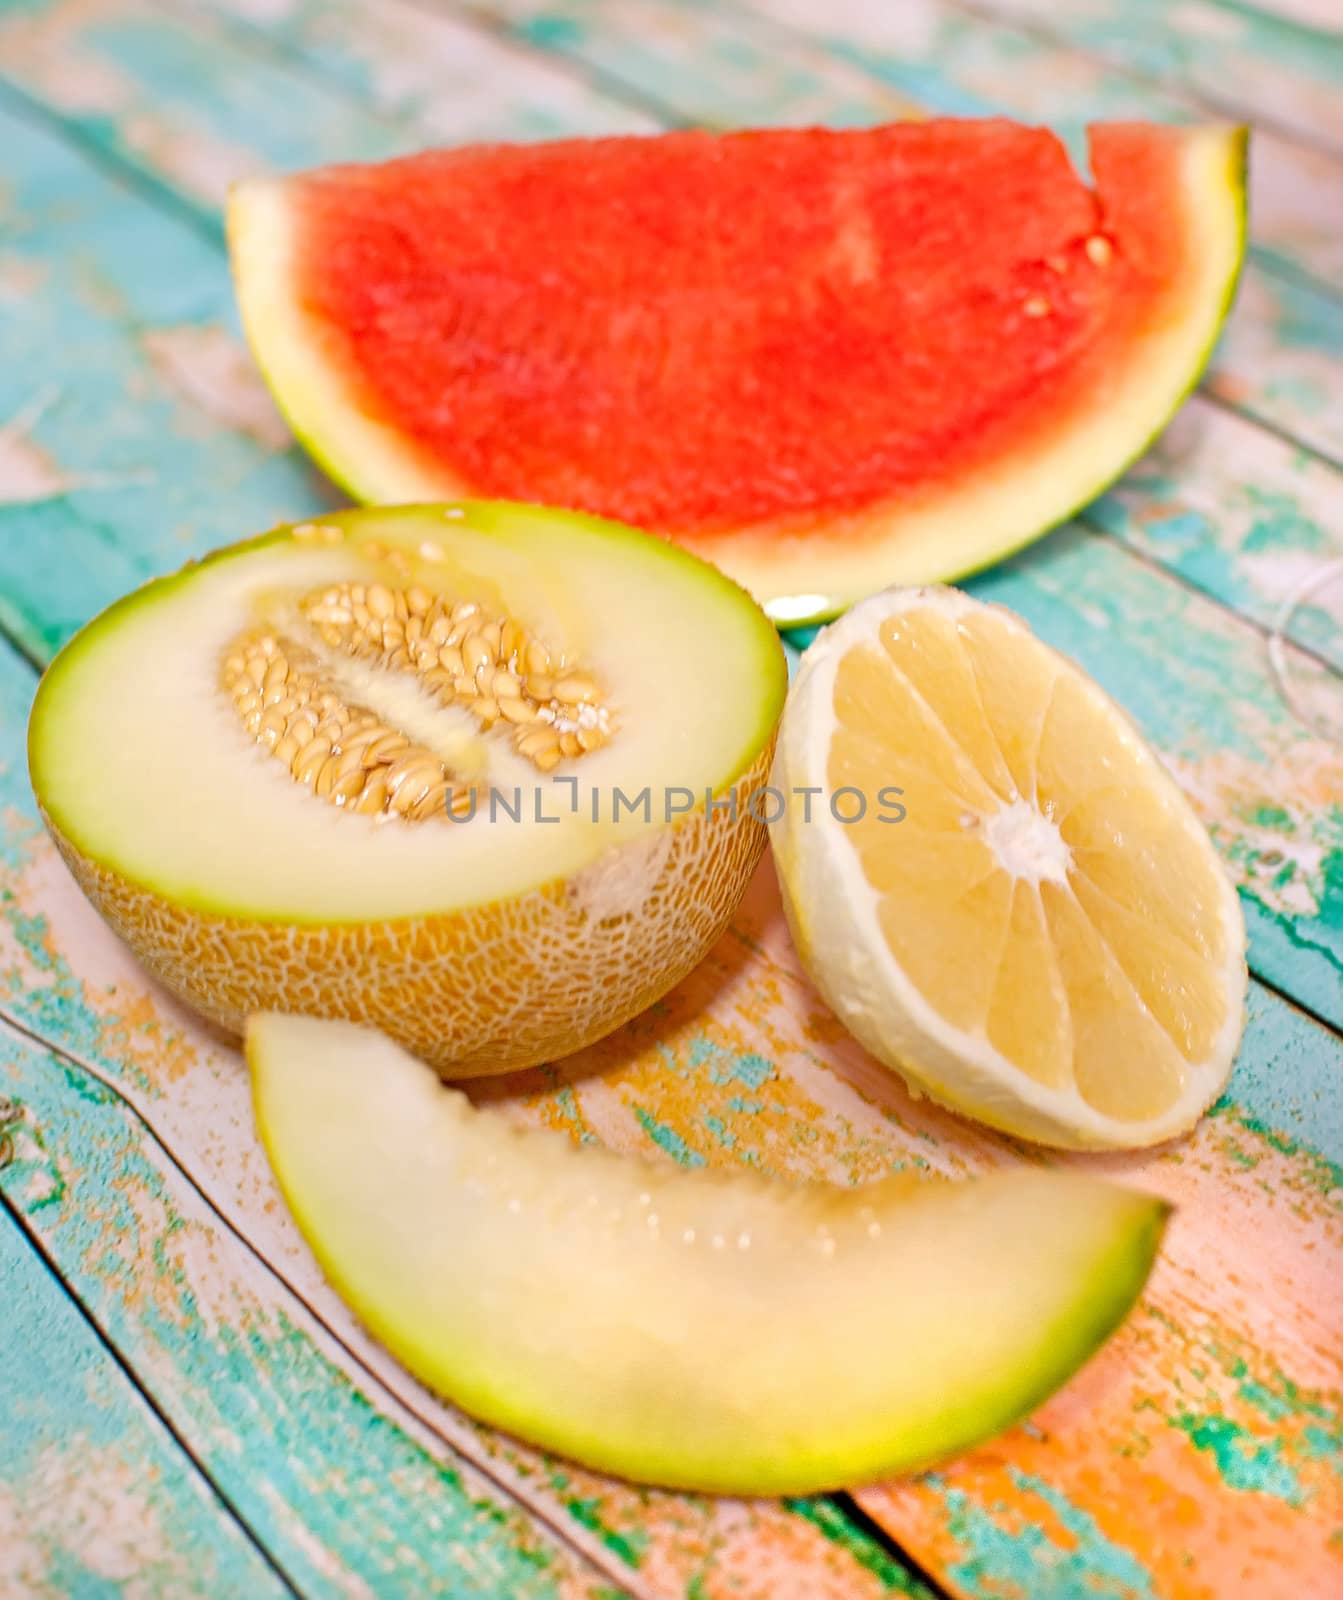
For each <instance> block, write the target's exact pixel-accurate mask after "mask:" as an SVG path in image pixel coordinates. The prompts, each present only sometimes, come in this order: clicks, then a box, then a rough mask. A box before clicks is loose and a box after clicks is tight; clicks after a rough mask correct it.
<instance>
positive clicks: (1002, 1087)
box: [771, 588, 1247, 1148]
mask: <svg viewBox="0 0 1343 1600" xmlns="http://www.w3.org/2000/svg"><path fill="white" fill-rule="evenodd" d="M925 607H929V608H933V609H935V610H937V611H939V612H941V613H942V614H943V615H946V616H949V617H952V618H955V617H956V616H958V615H963V614H964V613H965V612H967V611H970V610H976V609H980V605H979V603H978V602H975V601H972V600H971V599H970V598H969V597H968V596H966V595H964V594H962V593H960V592H959V591H957V590H954V589H941V588H923V589H905V590H889V591H886V592H884V593H882V594H878V595H874V596H872V597H871V598H870V599H868V600H867V601H865V602H864V603H862V604H861V605H859V606H856V607H854V608H853V610H851V611H850V612H848V613H847V614H846V615H845V616H844V617H842V618H841V619H840V620H839V621H837V622H835V623H832V624H831V625H830V627H828V628H827V629H825V630H824V632H822V633H821V634H820V635H819V637H818V638H817V640H816V642H815V643H814V644H813V645H812V647H811V648H810V649H809V650H808V651H807V653H806V654H805V655H804V657H803V660H802V663H801V666H800V667H799V670H798V674H797V677H796V679H795V682H794V685H793V689H792V693H791V695H790V698H789V703H788V708H787V711H786V714H785V717H784V720H783V724H782V727H781V730H780V738H779V746H778V752H777V755H776V757H775V772H774V778H773V782H774V784H775V785H776V786H777V787H780V788H782V789H783V790H784V791H785V792H791V791H793V790H795V789H797V788H800V787H802V786H805V785H808V784H813V785H814V784H819V785H821V786H823V787H824V786H825V785H826V782H827V775H826V763H827V759H828V754H829V745H830V732H831V730H832V729H833V727H834V725H835V715H834V709H833V697H834V686H835V676H836V672H837V670H838V666H839V663H840V661H841V660H842V659H843V657H844V656H845V655H846V654H847V652H848V651H849V649H850V648H852V647H853V646H855V645H862V644H864V643H865V642H866V641H869V640H871V639H874V638H875V637H876V634H877V630H878V627H879V625H880V623H881V622H882V621H883V620H884V619H886V618H888V617H892V616H896V615H899V614H900V613H901V612H904V611H908V610H914V609H921V608H925ZM991 609H992V610H993V612H994V614H995V616H997V617H998V618H999V619H1000V620H1002V621H1004V622H1005V623H1007V624H1008V625H1009V626H1010V627H1012V628H1013V629H1015V630H1016V631H1018V632H1019V633H1020V634H1021V635H1022V636H1023V637H1024V638H1031V637H1032V635H1031V633H1030V629H1029V628H1027V626H1026V625H1025V624H1024V623H1023V622H1022V621H1021V620H1020V619H1019V618H1017V617H1015V616H1014V615H1013V614H1012V613H1011V612H1009V611H1007V610H1005V609H1004V608H1002V607H998V606H994V607H992V608H991ZM1036 644H1037V647H1038V648H1041V649H1047V648H1048V647H1047V646H1044V645H1043V644H1041V643H1040V642H1039V641H1036ZM1050 654H1051V655H1054V656H1055V657H1056V659H1057V661H1058V663H1059V667H1060V670H1062V671H1064V672H1067V673H1069V674H1071V675H1072V676H1073V677H1074V679H1075V680H1076V681H1077V682H1079V683H1080V684H1081V685H1083V686H1084V690H1085V693H1086V694H1087V696H1088V697H1089V699H1090V701H1091V703H1092V705H1094V707H1095V710H1096V714H1097V716H1098V717H1099V718H1105V719H1109V720H1111V722H1112V724H1115V723H1117V724H1118V725H1119V726H1121V727H1122V728H1124V729H1125V730H1127V733H1128V736H1129V738H1130V739H1131V740H1132V742H1133V744H1134V746H1135V748H1137V749H1141V750H1145V748H1146V747H1145V745H1144V743H1143V741H1142V738H1141V735H1139V734H1138V732H1137V730H1136V729H1134V728H1133V727H1132V724H1131V723H1130V722H1129V719H1128V718H1127V717H1126V716H1125V714H1124V713H1123V712H1122V711H1121V710H1120V709H1119V707H1118V706H1116V705H1115V704H1114V703H1113V702H1112V701H1111V700H1110V699H1109V698H1108V696H1107V695H1105V694H1104V692H1103V691H1102V690H1101V689H1100V688H1099V687H1098V686H1096V685H1095V684H1094V683H1091V682H1090V680H1088V679H1086V678H1085V677H1084V675H1082V674H1081V673H1079V672H1078V670H1077V668H1076V667H1074V666H1073V665H1072V664H1071V663H1070V662H1068V661H1067V660H1066V658H1064V657H1062V656H1058V655H1057V653H1056V652H1053V651H1051V652H1050ZM951 731H952V732H953V734H954V730H951ZM1146 760H1147V762H1148V765H1149V777H1150V782H1151V784H1152V786H1153V787H1154V789H1155V790H1156V791H1158V792H1159V793H1160V794H1161V796H1162V799H1163V802H1164V803H1165V805H1166V806H1167V807H1168V808H1169V809H1170V810H1171V811H1172V812H1173V813H1175V814H1177V815H1178V816H1180V817H1182V818H1183V819H1184V820H1185V821H1186V822H1187V825H1188V838H1189V847H1190V849H1197V850H1202V851H1206V852H1208V853H1209V855H1210V857H1211V858H1212V859H1213V860H1214V861H1216V858H1215V855H1214V854H1213V847H1212V844H1211V842H1210V841H1209V840H1208V838H1207V835H1206V833H1205V832H1204V830H1203V828H1202V825H1201V824H1200V823H1199V821H1198V818H1197V817H1196V816H1195V814H1194V813H1193V811H1192V809H1191V808H1190V806H1189V804H1188V802H1187V800H1186V799H1185V798H1184V796H1183V794H1181V792H1180V790H1179V789H1178V788H1177V786H1176V785H1175V784H1174V782H1173V781H1172V780H1171V778H1170V777H1169V775H1168V774H1167V773H1166V772H1165V770H1164V768H1162V767H1161V765H1160V763H1159V762H1158V761H1157V760H1156V759H1155V757H1153V756H1151V755H1150V752H1148V753H1147V756H1146ZM892 781H895V780H892ZM1016 804H1017V805H1020V806H1022V807H1024V808H1025V809H1027V810H1029V811H1032V812H1034V815H1035V816H1036V817H1037V818H1038V819H1039V821H1040V822H1041V823H1044V824H1045V826H1046V827H1048V828H1052V827H1053V826H1054V825H1053V823H1052V822H1049V821H1047V819H1045V818H1043V817H1042V816H1040V813H1039V812H1038V811H1035V808H1034V807H1033V806H1032V805H1030V804H1029V803H1028V802H1025V801H1018V802H1016ZM1009 809H1012V808H1005V809H1004V811H1001V812H999V813H998V815H999V816H1003V815H1004V814H1005V812H1006V810H1009ZM795 811H796V808H795V807H793V808H790V811H789V812H788V813H785V816H784V817H783V818H782V819H781V821H780V822H778V823H776V824H775V825H774V826H773V827H772V828H771V837H772V840H773V845H774V852H775V857H776V861H777V863H778V866H779V878H780V883H781V886H782V888H783V894H784V901H785V905H786V907H787V909H788V913H789V920H790V923H791V924H792V926H793V928H794V931H795V934H796V935H797V937H798V941H799V944H800V945H801V946H802V948H803V950H804V951H805V952H806V953H807V955H808V958H809V963H810V970H811V973H812V976H813V978H814V979H815V980H816V982H817V985H818V987H819V988H820V989H821V991H822V993H823V994H824V996H825V998H826V1000H827V1001H828V1002H829V1003H830V1005H831V1006H832V1008H833V1009H834V1010H835V1012H836V1014H837V1015H838V1016H839V1017H840V1018H841V1020H842V1021H843V1022H844V1023H845V1024H846V1026H848V1027H849V1029H850V1030H851V1031H852V1032H853V1033H854V1034H855V1035H856V1036H857V1038H858V1039H859V1040H860V1041H861V1042H862V1043H863V1044H864V1045H866V1046H867V1048H868V1049H869V1050H870V1051H871V1052H872V1053H873V1054H874V1055H876V1056H877V1057H878V1058H879V1059H881V1060H883V1061H885V1062H886V1063H887V1064H888V1065H891V1066H893V1067H895V1068H896V1069H897V1070H898V1071H899V1072H901V1074H902V1075H903V1076H904V1077H905V1078H906V1079H908V1080H909V1082H910V1083H911V1084H913V1085H914V1086H915V1087H916V1088H918V1089H920V1090H921V1091H923V1092H925V1093H927V1094H929V1095H931V1096H932V1097H933V1098H935V1099H938V1100H941V1101H943V1102H945V1103H946V1104H948V1105H950V1106H952V1107H953V1108H955V1109H960V1110H963V1111H965V1112H967V1113H968V1114H969V1115H972V1116H976V1117H978V1118H980V1119H981V1120H983V1121H986V1122H990V1123H992V1124H993V1125H995V1126H998V1127H1001V1128H1005V1129H1007V1130H1008V1131H1012V1132H1016V1133H1019V1134H1021V1135H1022V1136H1023V1137H1026V1138H1033V1139H1038V1140H1040V1141H1042V1142H1045V1143H1053V1144H1060V1145H1065V1146H1075V1147H1088V1146H1094V1147H1105V1148H1120V1147H1124V1148H1128V1147H1133V1148H1136V1147H1141V1146H1145V1145H1149V1144H1155V1143H1159V1142H1160V1141H1161V1140H1163V1139H1167V1138H1170V1137H1173V1136H1174V1135H1175V1134H1177V1133H1180V1132H1183V1131H1184V1130H1185V1129H1187V1128H1188V1127H1189V1126H1190V1124H1191V1123H1192V1122H1193V1121H1194V1119H1195V1118H1196V1117H1197V1115H1198V1114H1199V1112H1201V1111H1202V1110H1203V1109H1205V1108H1206V1106H1207V1105H1208V1104H1210V1103H1211V1101H1212V1100H1213V1099H1215V1097H1216V1096H1217V1094H1218V1093H1219V1092H1220V1090H1221V1088H1222V1086H1223V1084H1224V1083H1225V1081H1226V1077H1227V1074H1228V1073H1229V1071H1230V1067H1231V1062H1232V1059H1233V1057H1234V1054H1235V1049H1236V1045H1237V1043H1238V1042H1239V1038H1240V1033H1241V1029H1242V1027H1243V1008H1244V996H1245V988H1246V983H1247V973H1246V968H1245V959H1244V950H1245V932H1244V922H1243V918H1242V916H1241V912H1240V905H1239V901H1238V900H1237V897H1236V893H1235V890H1234V888H1233V887H1232V885H1231V882H1230V879H1229V877H1228V876H1227V874H1226V872H1225V870H1224V869H1223V868H1222V867H1221V864H1220V862H1217V863H1216V865H1217V872H1216V875H1215V879H1216V883H1217V884H1218V885H1219V892H1220V895H1221V900H1220V913H1221V922H1222V926H1223V930H1224V932H1225V934H1226V938H1225V941H1224V949H1225V959H1224V965H1223V970H1222V972H1221V975H1220V977H1221V985H1222V988H1223V991H1224V993H1225V995H1226V1006H1227V1009H1226V1016H1225V1020H1224V1023H1223V1025H1222V1027H1221V1029H1220V1031H1219V1034H1218V1036H1217V1039H1216V1042H1215V1045H1214V1047H1213V1048H1212V1049H1211V1050H1210V1051H1209V1052H1208V1055H1207V1059H1206V1060H1204V1061H1201V1062H1192V1063H1189V1064H1188V1065H1187V1069H1186V1076H1185V1092H1184V1094H1183V1095H1182V1096H1181V1097H1180V1099H1179V1100H1177V1101H1176V1103H1175V1104H1173V1105H1172V1106H1170V1107H1169V1108H1168V1109H1167V1111H1166V1112H1165V1113H1163V1114H1162V1115H1160V1116H1158V1117H1154V1118H1150V1119H1147V1120H1141V1121H1138V1120H1135V1121H1127V1120H1120V1119H1117V1118H1113V1117H1108V1116H1106V1115H1104V1114H1103V1113H1101V1112H1099V1111H1097V1110H1096V1108H1095V1107H1094V1106H1092V1105H1091V1104H1090V1103H1089V1102H1088V1101H1087V1100H1086V1099H1085V1098H1084V1097H1083V1095H1082V1094H1081V1093H1080V1091H1079V1090H1078V1089H1077V1088H1076V1087H1075V1085H1071V1084H1070V1085H1068V1086H1067V1087H1065V1088H1062V1089H1054V1088H1050V1087H1047V1086H1045V1085H1044V1084H1041V1083H1039V1082H1038V1081H1037V1080H1036V1079H1034V1078H1032V1077H1031V1076H1029V1075H1028V1074H1027V1073H1025V1072H1023V1071H1022V1070H1021V1069H1020V1068H1018V1067H1017V1066H1016V1065H1015V1064H1014V1063H1013V1062H1012V1061H1010V1060H1008V1059H1007V1057H1005V1056H1004V1055H1003V1054H1002V1053H1001V1052H1000V1051H998V1050H997V1049H995V1048H994V1046H993V1045H992V1044H991V1043H990V1042H989V1040H988V1038H987V1037H986V1036H985V1035H984V1034H983V1033H982V1032H981V1031H974V1032H969V1031H965V1030H961V1029H958V1028H956V1027H954V1026H952V1025H951V1024H950V1023H948V1022H947V1021H946V1019H945V1018H943V1017H942V1016H941V1015H940V1014H939V1013H938V1012H937V1011H936V1010H935V1009H934V1008H933V1007H932V1006H931V1005H930V1004H929V1003H928V1001H927V1000H926V999H925V998H924V996H923V994H922V993H921V992H920V991H919V989H918V988H917V987H916V986H915V985H914V984H913V983H912V982H911V981H910V979H909V978H908V977H907V975H906V974H905V973H904V971H903V970H902V969H901V967H900V965H899V963H898V962H897V961H896V960H895V958H894V956H893V955H892V953H891V950H890V947H889V945H888V943H887V941H886V938H885V936H884V935H883V933H882V931H881V927H880V922H879V918H878V905H879V897H878V895H877V892H876V891H875V890H874V888H873V887H872V885H871V884H870V883H869V881H868V879H867V877H866V875H865V873H864V872H863V870H862V864H861V862H860V860H859V858H858V855H857V853H856V852H855V850H854V849H853V847H852V843H851V841H850V840H849V839H848V838H847V837H846V831H845V829H844V828H843V827H838V826H835V825H834V824H833V823H832V822H831V820H830V817H829V810H828V807H823V806H822V807H818V808H816V810H815V811H814V812H813V819H814V820H813V822H812V824H811V825H810V826H807V827H805V828H804V827H802V826H800V825H799V823H798V819H797V817H796V815H795ZM972 820H973V819H972ZM1007 826H1008V828H1009V829H1010V830H1011V831H1013V832H1015V831H1016V830H1017V829H1019V828H1021V826H1022V825H1021V824H1020V823H1019V822H1018V823H1012V824H1008V825H1007ZM1024 831H1025V833H1026V834H1027V835H1031V836H1034V840H1035V845H1036V849H1034V850H1032V851H1029V852H1028V851H1025V850H1022V851H1021V853H1020V854H1017V855H1016V856H1015V859H1016V860H1017V863H1018V864H1019V865H1034V866H1039V865H1041V864H1043V865H1046V866H1052V867H1054V868H1057V867H1058V866H1059V865H1060V858H1059V856H1058V854H1057V853H1056V852H1051V849H1050V847H1049V845H1048V844H1044V845H1043V852H1044V853H1043V858H1042V857H1041V855H1040V853H1039V849H1040V846H1041V844H1042V841H1043V839H1044V835H1043V834H1041V833H1040V832H1038V831H1037V829H1036V828H1035V826H1034V825H1033V824H1032V825H1030V826H1028V827H1026V828H1025V830H1024ZM893 832H897V833H898V829H895V830H893ZM1001 843H1002V841H1001V840H1000V845H1001ZM1017 844H1018V845H1019V844H1020V840H1018V841H1017ZM1059 844H1060V845H1063V841H1062V840H1061V839H1060V840H1059ZM1016 848H1017V846H1015V845H1014V847H1013V849H1014V851H1015V850H1016ZM1064 848H1065V849H1066V846H1064ZM1000 859H1001V856H1000ZM1004 864H1005V865H1006V863H1004ZM1008 870H1012V869H1011V868H1010V867H1009V868H1008ZM1018 875H1024V876H1026V877H1028V878H1033V879H1035V881H1039V877H1045V878H1048V877H1049V874H1040V875H1038V876H1037V875H1036V874H1034V873H1033V872H1027V873H1025V874H1018ZM974 955H975V952H970V951H968V952H967V959H973V958H974Z"/></svg>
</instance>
